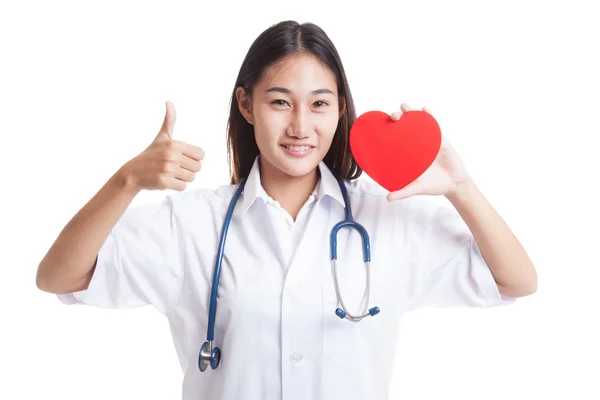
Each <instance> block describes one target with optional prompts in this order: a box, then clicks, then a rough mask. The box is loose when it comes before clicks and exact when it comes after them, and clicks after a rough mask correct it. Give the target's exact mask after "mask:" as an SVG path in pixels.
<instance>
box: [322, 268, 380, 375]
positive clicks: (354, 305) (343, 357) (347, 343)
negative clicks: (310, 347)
mask: <svg viewBox="0 0 600 400" xmlns="http://www.w3.org/2000/svg"><path fill="white" fill-rule="evenodd" d="M370 281H371V285H370V293H369V302H368V305H367V312H368V310H369V309H371V308H372V307H381V306H382V305H381V304H380V300H381V299H383V298H384V296H383V293H382V290H383V286H384V285H383V284H382V278H381V274H379V273H375V271H371V279H370ZM323 285H324V286H323V310H322V315H323V355H324V357H325V358H326V359H327V360H328V361H329V362H331V363H332V364H333V365H335V366H344V365H349V364H351V363H352V364H355V363H357V362H361V360H366V359H367V357H368V352H369V347H370V345H371V343H370V342H371V341H372V340H373V337H372V332H373V331H374V330H375V329H376V325H377V324H378V322H377V315H375V316H367V317H365V318H363V319H362V320H360V321H358V322H355V321H351V320H349V319H347V318H340V317H339V316H338V315H337V314H336V310H337V309H338V308H340V309H342V310H343V307H342V304H341V303H340V302H339V301H338V297H337V295H336V289H335V283H334V279H333V276H332V274H327V276H326V277H325V279H324V281H323ZM338 285H339V289H340V295H341V298H342V300H343V302H344V305H345V308H346V312H347V313H349V314H351V315H353V316H359V315H362V314H363V311H364V308H365V301H366V276H365V273H364V269H363V272H362V277H361V276H360V273H358V272H356V270H354V271H349V270H343V269H341V268H340V267H338Z"/></svg>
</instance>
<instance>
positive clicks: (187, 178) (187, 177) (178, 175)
mask: <svg viewBox="0 0 600 400" xmlns="http://www.w3.org/2000/svg"><path fill="white" fill-rule="evenodd" d="M173 177H174V178H175V179H177V180H179V181H183V182H192V181H193V180H194V179H195V178H196V174H195V173H194V172H192V171H190V170H188V169H185V168H183V167H179V168H177V170H175V173H174V174H173Z"/></svg>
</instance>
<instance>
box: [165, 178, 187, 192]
mask: <svg viewBox="0 0 600 400" xmlns="http://www.w3.org/2000/svg"><path fill="white" fill-rule="evenodd" d="M186 188H187V183H186V182H184V181H183V180H179V179H171V180H170V181H169V185H168V189H172V190H178V191H180V192H182V191H184V190H185V189H186Z"/></svg>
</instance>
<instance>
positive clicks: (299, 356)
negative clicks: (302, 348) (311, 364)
mask: <svg viewBox="0 0 600 400" xmlns="http://www.w3.org/2000/svg"><path fill="white" fill-rule="evenodd" d="M302 358H303V357H302V354H300V353H298V352H294V353H292V355H291V356H290V360H292V362H293V363H299V362H300V361H302Z"/></svg>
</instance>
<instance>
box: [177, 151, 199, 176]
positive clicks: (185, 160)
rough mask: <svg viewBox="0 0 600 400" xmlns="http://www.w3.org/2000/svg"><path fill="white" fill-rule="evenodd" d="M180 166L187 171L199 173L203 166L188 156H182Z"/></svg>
mask: <svg viewBox="0 0 600 400" xmlns="http://www.w3.org/2000/svg"><path fill="white" fill-rule="evenodd" d="M179 165H180V166H181V168H184V169H187V170H188V171H191V172H194V173H197V172H199V171H200V168H201V167H202V164H201V163H200V161H197V160H194V159H193V158H190V157H188V156H186V155H183V156H181V160H180V161H179Z"/></svg>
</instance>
